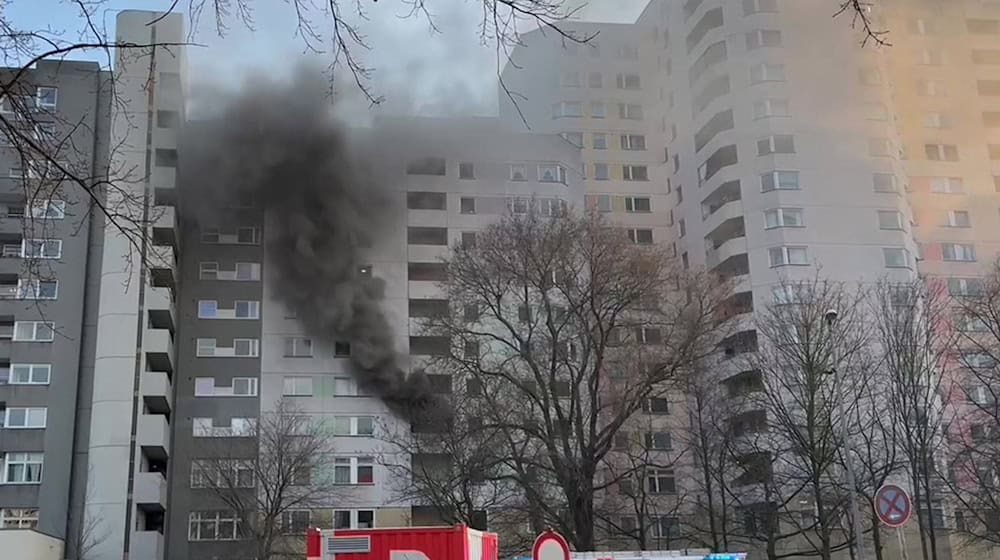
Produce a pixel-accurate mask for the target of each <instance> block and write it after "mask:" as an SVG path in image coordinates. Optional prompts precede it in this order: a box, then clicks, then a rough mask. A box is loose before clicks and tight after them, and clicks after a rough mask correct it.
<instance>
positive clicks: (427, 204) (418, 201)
mask: <svg viewBox="0 0 1000 560" xmlns="http://www.w3.org/2000/svg"><path fill="white" fill-rule="evenodd" d="M406 208H407V209H409V210H447V208H448V201H447V198H446V195H445V193H441V192H422V191H411V192H408V193H406Z"/></svg>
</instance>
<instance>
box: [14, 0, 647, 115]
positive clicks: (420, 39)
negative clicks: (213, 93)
mask: <svg viewBox="0 0 1000 560" xmlns="http://www.w3.org/2000/svg"><path fill="white" fill-rule="evenodd" d="M570 1H573V2H574V4H581V3H583V2H577V1H575V0H570ZM647 2H648V0H590V1H589V2H586V3H585V5H584V7H583V9H582V10H581V11H580V12H578V14H579V17H581V18H582V19H587V20H595V21H616V22H631V21H634V20H635V18H636V17H637V16H638V14H639V12H640V11H641V10H642V8H643V7H644V6H645V5H646V3H647ZM353 3H354V0H345V11H350V10H351V7H350V6H352V5H353ZM362 3H363V4H364V5H365V6H366V10H367V14H366V15H367V20H363V21H359V26H360V28H361V30H362V32H363V33H364V34H365V35H366V38H367V42H368V43H369V45H370V46H371V50H370V51H367V52H364V51H361V50H360V49H358V50H357V51H356V52H357V54H359V55H361V56H363V58H364V60H365V62H366V65H367V66H369V67H371V68H373V69H374V76H373V80H372V83H371V85H372V87H373V89H374V91H375V92H376V93H378V94H380V95H383V96H385V97H386V104H385V105H386V108H385V109H384V110H386V111H388V112H392V113H404V112H405V113H415V114H424V115H440V114H445V113H448V114H455V113H461V114H491V113H493V112H495V104H496V67H497V60H496V53H495V52H494V50H493V49H492V48H491V47H489V46H483V45H482V44H481V40H480V37H479V25H480V23H481V18H482V5H481V3H480V1H479V0H427V4H428V5H429V9H430V10H431V14H432V17H433V20H434V23H435V25H436V26H437V28H438V29H439V32H434V31H432V30H431V29H430V28H429V26H428V23H427V21H426V19H423V18H421V17H413V18H404V17H403V16H404V15H405V14H406V13H407V10H406V6H405V4H404V3H403V2H401V1H399V0H382V1H381V2H377V3H376V2H372V1H371V0H362ZM170 4H171V1H170V0H106V2H105V3H104V5H103V6H102V8H103V9H102V12H101V13H100V14H98V15H99V18H98V19H103V21H104V22H105V25H106V26H107V28H108V29H109V31H113V27H114V12H115V11H117V10H121V9H129V8H133V9H166V7H168V6H170ZM209 4H211V2H209ZM252 4H256V5H258V6H261V7H260V8H258V9H257V11H256V12H255V20H256V25H255V27H256V30H249V29H246V28H245V27H244V26H242V25H240V24H237V23H233V25H232V26H231V30H230V32H229V33H228V35H227V36H226V37H219V36H218V35H217V34H216V33H215V29H214V26H213V23H214V22H213V20H212V18H210V17H207V15H206V17H203V18H202V20H201V21H200V22H198V23H197V25H196V27H195V35H194V38H193V39H194V41H195V42H197V43H200V44H203V45H204V46H203V47H192V48H190V49H189V53H188V60H189V77H190V79H191V81H192V83H201V84H202V85H204V84H205V82H206V81H208V82H214V83H212V84H211V86H213V87H233V86H234V85H236V84H238V83H240V82H241V81H242V78H243V77H244V76H246V75H247V74H248V73H253V72H263V73H267V74H281V73H283V71H284V70H285V69H287V68H288V67H290V63H292V62H293V61H295V60H297V59H301V58H303V52H304V49H303V44H302V41H301V40H300V39H299V38H297V37H296V35H295V18H294V14H293V12H292V10H291V8H290V7H289V6H288V4H286V3H284V2H274V1H273V0H255V1H254V2H252ZM318 4H320V5H322V4H323V2H318ZM187 5H188V0H180V2H178V7H177V9H178V10H183V11H186V8H187ZM5 16H6V17H7V18H10V19H12V20H13V21H14V22H15V24H16V25H18V26H19V27H21V28H22V29H27V28H33V29H34V28H39V27H44V26H46V25H48V26H51V27H52V28H53V29H56V30H62V31H63V32H64V37H66V38H72V37H74V36H76V35H78V34H79V33H80V30H81V29H82V21H81V20H80V18H79V17H78V12H77V9H76V8H75V7H74V6H72V5H69V4H68V3H67V2H65V1H62V0H15V1H14V2H13V3H12V6H10V7H9V8H8V9H7V10H6V14H5ZM316 19H321V15H320V14H317V15H316ZM94 56H99V55H98V54H95V55H94ZM347 78H348V76H347V75H345V74H343V73H342V74H341V76H340V79H347Z"/></svg>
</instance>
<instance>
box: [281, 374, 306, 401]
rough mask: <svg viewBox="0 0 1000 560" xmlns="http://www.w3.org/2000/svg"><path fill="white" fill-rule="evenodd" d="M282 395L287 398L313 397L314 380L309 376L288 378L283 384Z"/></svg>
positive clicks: (283, 380)
mask: <svg viewBox="0 0 1000 560" xmlns="http://www.w3.org/2000/svg"><path fill="white" fill-rule="evenodd" d="M281 386H282V390H281V394H282V395H283V396H286V397H311V396H312V395H313V378H312V377H308V376H286V377H284V378H283V379H282V382H281Z"/></svg>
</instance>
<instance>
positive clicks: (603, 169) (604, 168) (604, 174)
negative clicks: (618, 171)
mask: <svg viewBox="0 0 1000 560" xmlns="http://www.w3.org/2000/svg"><path fill="white" fill-rule="evenodd" d="M610 178H611V176H610V172H609V170H608V164H606V163H595V164H594V179H595V180H597V181H607V180H608V179H610Z"/></svg>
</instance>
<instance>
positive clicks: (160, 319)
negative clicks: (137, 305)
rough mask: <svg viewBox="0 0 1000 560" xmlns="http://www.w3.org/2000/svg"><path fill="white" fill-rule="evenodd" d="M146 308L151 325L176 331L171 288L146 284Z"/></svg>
mask: <svg viewBox="0 0 1000 560" xmlns="http://www.w3.org/2000/svg"><path fill="white" fill-rule="evenodd" d="M146 310H147V311H148V312H149V326H150V327H152V328H154V329H164V330H168V331H170V332H174V328H175V325H176V322H175V318H174V302H173V298H172V297H171V293H170V288H156V287H154V286H146Z"/></svg>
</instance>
